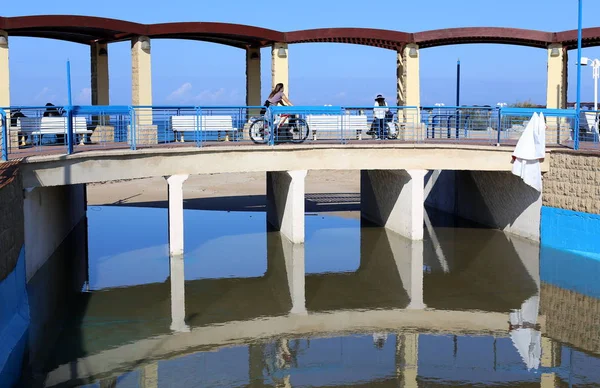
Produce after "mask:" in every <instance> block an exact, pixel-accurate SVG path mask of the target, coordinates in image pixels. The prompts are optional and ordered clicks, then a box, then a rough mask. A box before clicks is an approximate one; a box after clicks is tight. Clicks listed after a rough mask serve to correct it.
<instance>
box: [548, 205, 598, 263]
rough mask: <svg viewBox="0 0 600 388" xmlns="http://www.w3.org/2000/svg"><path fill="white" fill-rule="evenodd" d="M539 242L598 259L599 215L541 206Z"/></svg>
mask: <svg viewBox="0 0 600 388" xmlns="http://www.w3.org/2000/svg"><path fill="white" fill-rule="evenodd" d="M541 242H542V245H543V246H546V247H550V248H555V249H560V250H565V251H569V252H573V253H577V254H580V255H585V256H589V257H592V258H596V259H598V260H600V215H597V214H589V213H581V212H575V211H571V210H563V209H557V208H553V207H546V206H543V207H542V227H541Z"/></svg>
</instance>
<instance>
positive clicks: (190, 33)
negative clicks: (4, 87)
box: [0, 15, 600, 50]
mask: <svg viewBox="0 0 600 388" xmlns="http://www.w3.org/2000/svg"><path fill="white" fill-rule="evenodd" d="M0 29H1V30H5V31H7V32H8V34H9V35H12V36H28V37H36V38H50V39H59V40H66V41H71V42H76V43H82V44H90V43H92V42H97V41H100V42H105V43H111V42H118V41H122V40H125V39H129V38H130V37H132V36H135V35H145V36H149V37H151V38H152V37H154V38H172V39H191V40H201V41H206V42H213V43H219V44H225V45H229V46H234V47H239V48H246V47H266V46H269V45H272V44H273V43H275V42H281V43H308V42H335V43H353V44H360V45H365V46H373V47H380V48H385V49H390V50H400V49H401V48H402V47H404V46H405V45H407V44H409V43H415V44H418V45H419V46H420V47H422V48H426V47H437V46H446V45H455V44H467V43H499V44H512V45H520V46H528V47H537V48H546V47H547V46H548V45H550V44H552V43H562V44H563V45H564V46H566V47H567V48H568V49H573V48H575V47H576V45H577V31H575V30H572V31H562V32H556V33H553V32H545V31H535V30H525V29H518V28H501V27H466V28H446V29H439V30H431V31H422V32H416V33H407V32H401V31H390V30H380V29H372V28H322V29H312V30H301V31H291V32H280V31H274V30H269V29H265V28H260V27H253V26H246V25H239V24H229V23H206V22H185V23H162V24H140V23H132V22H128V21H124V20H117V19H108V18H99V17H92V16H74V15H36V16H18V17H0ZM597 45H600V28H586V29H584V30H583V47H591V46H597Z"/></svg>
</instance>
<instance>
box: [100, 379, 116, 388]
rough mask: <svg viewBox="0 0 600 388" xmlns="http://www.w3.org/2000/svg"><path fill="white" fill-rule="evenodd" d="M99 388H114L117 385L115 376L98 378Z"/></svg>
mask: <svg viewBox="0 0 600 388" xmlns="http://www.w3.org/2000/svg"><path fill="white" fill-rule="evenodd" d="M98 385H99V386H100V388H116V387H117V378H116V377H109V378H106V379H102V380H100V382H99V384H98Z"/></svg>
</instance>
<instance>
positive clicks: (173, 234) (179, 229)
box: [166, 175, 189, 256]
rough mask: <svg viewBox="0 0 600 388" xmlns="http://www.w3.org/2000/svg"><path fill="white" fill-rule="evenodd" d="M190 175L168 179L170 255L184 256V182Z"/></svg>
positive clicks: (169, 177) (174, 176) (172, 176)
mask: <svg viewBox="0 0 600 388" xmlns="http://www.w3.org/2000/svg"><path fill="white" fill-rule="evenodd" d="M188 177H189V175H171V176H168V177H166V179H167V183H168V186H169V198H168V200H169V254H170V255H175V256H177V255H183V182H185V181H186V179H188Z"/></svg>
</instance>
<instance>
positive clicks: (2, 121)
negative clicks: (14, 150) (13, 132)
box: [0, 110, 8, 162]
mask: <svg viewBox="0 0 600 388" xmlns="http://www.w3.org/2000/svg"><path fill="white" fill-rule="evenodd" d="M0 127H1V128H2V160H3V161H4V162H7V161H8V125H7V122H6V114H4V111H3V110H0Z"/></svg>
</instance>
